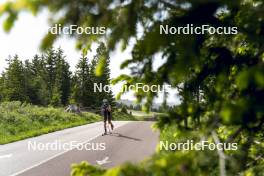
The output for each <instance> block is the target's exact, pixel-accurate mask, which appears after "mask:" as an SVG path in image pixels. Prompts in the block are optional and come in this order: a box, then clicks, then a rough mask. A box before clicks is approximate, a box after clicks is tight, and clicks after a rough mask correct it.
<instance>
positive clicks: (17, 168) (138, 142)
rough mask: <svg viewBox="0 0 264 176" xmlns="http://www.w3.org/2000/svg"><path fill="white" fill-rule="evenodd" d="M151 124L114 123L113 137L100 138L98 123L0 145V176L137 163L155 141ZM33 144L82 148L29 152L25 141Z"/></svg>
mask: <svg viewBox="0 0 264 176" xmlns="http://www.w3.org/2000/svg"><path fill="white" fill-rule="evenodd" d="M152 124H153V122H138V121H137V122H123V121H115V122H114V125H115V130H114V131H113V134H111V135H106V136H101V134H102V123H101V122H98V123H93V124H88V125H84V126H81V127H75V128H71V129H66V130H62V131H58V132H55V133H50V134H47V135H42V136H39V137H35V138H31V139H27V140H23V141H19V142H15V143H11V144H7V145H2V146H0V167H1V168H0V176H8V175H12V176H14V175H19V176H58V175H59V176H64V175H65V176H68V175H70V171H71V165H72V163H80V162H81V161H84V160H85V161H88V162H89V163H91V164H93V165H100V166H101V167H104V168H110V167H113V166H116V165H119V164H121V163H124V162H126V161H130V162H138V161H141V160H143V159H145V158H146V157H148V156H150V155H151V154H153V153H154V151H155V147H156V145H157V142H158V133H156V132H153V131H152V130H151V125H152ZM34 141H35V142H36V143H37V144H40V143H41V144H47V143H53V144H54V143H55V142H57V143H56V144H58V143H60V144H69V143H70V142H72V141H75V142H76V143H77V142H78V143H81V144H82V147H81V148H79V149H76V148H75V149H72V150H63V149H60V150H59V149H56V150H51V149H50V148H49V149H48V150H36V151H32V149H31V150H29V142H31V144H33V142H34ZM58 141H59V142H58ZM31 146H32V145H31ZM39 146H43V145H39ZM46 146H47V145H46ZM84 146H86V148H85V147H84ZM49 147H50V146H49ZM42 149H43V148H42Z"/></svg>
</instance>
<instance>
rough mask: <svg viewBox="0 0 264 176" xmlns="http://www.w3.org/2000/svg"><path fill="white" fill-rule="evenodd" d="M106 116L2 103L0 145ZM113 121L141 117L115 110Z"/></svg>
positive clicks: (98, 119)
mask: <svg viewBox="0 0 264 176" xmlns="http://www.w3.org/2000/svg"><path fill="white" fill-rule="evenodd" d="M101 120H102V117H101V116H100V115H96V114H93V113H89V112H82V113H81V114H75V113H67V112H64V109H62V108H53V107H39V106H34V105H30V104H23V103H21V102H4V103H1V104H0V144H6V143H10V142H14V141H18V140H22V139H26V138H29V137H34V136H39V135H42V134H46V133H50V132H54V131H58V130H62V129H65V128H71V127H75V126H80V125H85V124H88V123H92V122H97V121H101ZM113 120H123V121H126V120H129V121H133V120H141V118H139V117H138V116H133V115H131V114H127V113H123V112H120V110H116V111H115V112H114V113H113Z"/></svg>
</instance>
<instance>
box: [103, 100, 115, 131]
mask: <svg viewBox="0 0 264 176" xmlns="http://www.w3.org/2000/svg"><path fill="white" fill-rule="evenodd" d="M101 109H102V115H103V117H104V130H105V133H104V134H107V129H106V123H107V122H108V124H110V125H111V129H112V130H113V129H114V125H113V123H112V116H111V106H110V105H109V104H108V101H107V100H106V99H104V100H103V105H102V108H101Z"/></svg>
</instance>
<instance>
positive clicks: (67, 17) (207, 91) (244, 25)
mask: <svg viewBox="0 0 264 176" xmlns="http://www.w3.org/2000/svg"><path fill="white" fill-rule="evenodd" d="M43 8H48V9H49V11H50V12H51V20H50V22H51V24H55V23H60V24H62V26H69V25H71V24H75V25H78V26H105V27H107V29H108V30H107V33H106V34H105V35H89V36H88V35H75V34H73V35H72V37H74V38H76V41H77V46H78V48H80V49H81V48H86V49H89V48H90V46H91V44H92V43H93V42H98V41H100V40H104V41H106V43H107V47H108V49H109V52H110V51H112V50H114V49H115V47H116V45H117V44H119V43H121V44H122V49H126V47H127V46H128V45H129V43H131V42H132V43H135V44H134V45H133V50H132V58H131V59H129V60H126V61H125V62H124V63H123V65H122V68H130V69H131V75H121V76H120V77H118V78H117V79H116V80H114V81H113V82H114V83H116V82H119V81H125V82H126V83H127V84H135V83H137V82H142V83H145V84H149V85H153V84H158V85H163V84H169V85H172V86H173V87H174V88H177V89H178V91H179V96H180V97H181V104H180V105H179V106H177V107H174V108H173V109H170V111H169V112H168V116H163V117H161V118H160V119H159V122H158V124H157V126H158V127H159V128H160V129H161V131H163V130H164V129H166V128H167V127H168V126H175V127H177V131H182V133H179V134H181V135H185V134H189V138H191V137H192V136H193V135H194V134H199V136H198V137H200V138H211V136H212V134H214V132H216V134H217V135H218V136H217V137H218V138H219V140H221V141H222V142H234V141H235V142H238V144H239V149H238V150H237V152H236V154H229V153H228V152H225V154H226V155H228V157H226V158H225V160H226V162H225V165H224V166H222V168H221V171H219V170H218V168H219V165H220V164H219V163H220V162H219V163H218V159H217V158H219V157H220V156H217V152H214V153H208V152H205V153H204V152H195V151H189V152H186V153H183V154H182V153H180V152H168V153H164V154H163V153H160V154H157V155H155V156H153V158H152V159H151V160H150V161H149V162H145V164H142V165H131V164H127V165H122V166H120V167H117V168H114V169H110V170H108V171H106V172H104V171H102V170H100V169H96V168H94V167H91V166H88V165H86V164H81V165H79V166H78V167H76V166H75V167H74V169H73V175H86V174H88V173H89V175H102V174H103V173H104V175H219V172H220V175H226V174H228V175H238V174H241V175H261V174H263V173H264V166H263V151H262V152H261V151H260V150H259V149H258V147H257V146H258V145H256V144H259V143H260V144H261V145H262V149H263V122H264V117H263V116H264V106H263V105H264V101H263V99H264V91H263V88H264V69H263V62H264V13H263V11H264V3H263V1H262V0H236V1H230V0H210V1H209V0H208V1H206V0H176V1H175V0H128V1H126V0H109V1H97V0H90V1H86V0H80V1H76V0H66V1H65V0H56V1H53V0H17V1H14V2H13V1H10V2H8V3H6V4H4V5H3V6H1V8H0V14H6V16H5V17H6V20H5V22H4V29H5V30H6V31H9V30H10V29H11V27H12V25H13V23H14V21H15V20H16V19H17V15H18V13H19V12H20V11H22V10H29V11H31V12H32V13H33V14H36V13H38V12H40V11H41V9H43ZM161 24H162V25H169V26H186V24H194V26H200V25H203V24H208V25H211V26H214V27H219V26H236V27H238V31H239V33H238V34H237V35H208V34H204V35H160V33H159V28H160V25H161ZM58 37H59V35H51V34H48V35H47V36H46V37H45V38H44V40H43V41H42V44H41V48H42V49H46V48H48V47H49V46H50V45H52V43H53V42H54V41H55V40H56V38H58ZM111 59H114V58H111ZM158 59H163V62H162V64H161V65H160V67H158V68H157V69H155V68H154V66H153V65H154V63H155V61H157V60H158ZM100 63H102V64H103V63H104V62H103V61H101V62H100ZM99 68H100V67H99ZM98 70H100V69H98ZM98 74H99V73H98ZM136 96H137V98H138V100H139V101H143V100H145V101H146V104H145V107H146V108H148V107H150V105H151V103H152V101H153V98H154V97H155V96H156V94H155V93H150V92H149V93H144V92H137V93H136ZM223 128H224V129H226V130H227V132H226V134H227V136H225V137H223V136H222V135H223V133H224V132H223V131H221V129H222V130H223ZM189 131H194V133H188V132H189ZM178 137H179V138H180V137H181V136H178ZM237 155H238V156H237ZM231 161H233V162H232V163H234V166H236V167H229V165H227V163H229V162H231ZM232 166H233V165H232Z"/></svg>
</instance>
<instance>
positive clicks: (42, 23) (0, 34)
mask: <svg viewBox="0 0 264 176" xmlns="http://www.w3.org/2000/svg"><path fill="white" fill-rule="evenodd" d="M3 1H5V0H0V4H1V3H2V2H3ZM47 19H48V12H47V11H42V12H41V13H40V14H39V15H37V16H33V15H32V14H30V13H26V12H22V13H21V14H20V15H19V18H18V20H17V21H16V23H15V24H14V26H13V28H12V30H11V31H10V32H9V33H6V32H4V31H3V28H2V25H3V21H4V17H0V73H1V72H2V71H4V69H5V68H6V66H7V65H6V61H5V60H6V59H7V58H8V57H9V56H14V55H15V54H18V56H19V57H20V58H21V59H22V60H26V59H29V60H30V59H32V57H33V56H34V54H37V53H40V50H39V46H40V41H41V39H42V38H43V37H44V36H45V34H46V33H47V31H48V28H49V24H48V22H47ZM54 47H55V48H57V47H61V48H62V49H63V50H64V52H65V55H66V60H67V61H68V63H69V64H70V66H71V68H70V69H71V71H72V72H74V70H75V66H76V64H77V62H78V58H79V57H80V56H81V53H80V51H78V50H76V49H75V41H74V39H72V38H69V37H67V36H64V37H62V38H60V39H59V40H57V41H56V42H55V44H54ZM95 49H96V46H95V45H93V46H92V51H91V52H89V53H88V58H92V57H93V55H94V54H95ZM131 50H132V45H130V47H128V49H127V50H125V51H123V52H122V51H121V49H120V47H117V48H116V50H115V51H114V52H112V53H110V58H111V59H110V60H111V62H110V70H111V75H110V77H111V78H115V77H117V76H118V75H120V74H129V73H130V71H129V70H128V69H125V70H121V69H120V64H121V63H122V62H123V61H124V60H126V59H129V58H131ZM161 64H162V60H161V59H160V58H158V59H156V62H155V63H154V67H156V68H158V67H159V65H161ZM112 89H113V92H114V94H117V93H118V92H119V90H120V89H121V84H118V85H115V86H113V87H112ZM121 98H122V99H128V100H135V98H134V96H133V93H132V92H129V93H127V94H125V95H123V96H122V97H121ZM162 100H163V97H162V95H160V96H159V97H158V98H157V99H155V102H156V103H161V102H162ZM168 102H169V103H170V104H178V103H179V99H178V97H177V91H176V90H170V91H169V98H168Z"/></svg>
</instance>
